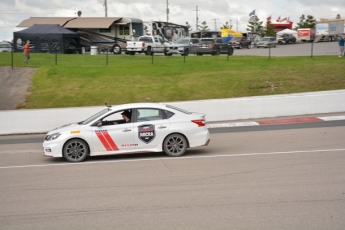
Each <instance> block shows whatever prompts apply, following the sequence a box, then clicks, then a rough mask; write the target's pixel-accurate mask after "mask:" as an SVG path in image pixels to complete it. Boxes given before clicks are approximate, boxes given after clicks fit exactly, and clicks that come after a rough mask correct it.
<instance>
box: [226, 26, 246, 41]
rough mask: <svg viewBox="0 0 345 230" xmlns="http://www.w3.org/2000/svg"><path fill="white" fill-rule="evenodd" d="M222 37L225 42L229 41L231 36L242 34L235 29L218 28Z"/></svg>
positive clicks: (240, 35)
mask: <svg viewBox="0 0 345 230" xmlns="http://www.w3.org/2000/svg"><path fill="white" fill-rule="evenodd" d="M220 33H221V36H222V39H223V40H224V41H225V42H229V41H230V40H231V39H232V38H233V37H242V36H243V34H241V33H239V32H236V31H235V30H232V29H221V30H220Z"/></svg>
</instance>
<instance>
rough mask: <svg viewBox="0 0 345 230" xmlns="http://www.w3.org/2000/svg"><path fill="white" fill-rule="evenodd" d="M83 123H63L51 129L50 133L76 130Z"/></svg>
mask: <svg viewBox="0 0 345 230" xmlns="http://www.w3.org/2000/svg"><path fill="white" fill-rule="evenodd" d="M80 126H81V125H79V124H78V123H72V124H67V125H63V126H60V127H58V128H55V129H53V130H51V131H49V132H48V134H52V133H57V132H64V131H70V130H75V129H79V128H80Z"/></svg>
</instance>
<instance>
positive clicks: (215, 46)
mask: <svg viewBox="0 0 345 230" xmlns="http://www.w3.org/2000/svg"><path fill="white" fill-rule="evenodd" d="M233 53H234V48H232V46H231V45H229V44H228V43H226V42H224V41H223V39H221V38H202V39H200V42H199V44H198V45H197V47H196V55H203V54H212V55H219V54H228V55H233Z"/></svg>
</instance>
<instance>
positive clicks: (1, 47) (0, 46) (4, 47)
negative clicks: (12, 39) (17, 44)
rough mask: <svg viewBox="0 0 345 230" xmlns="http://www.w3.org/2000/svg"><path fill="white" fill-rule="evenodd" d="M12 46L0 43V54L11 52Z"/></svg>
mask: <svg viewBox="0 0 345 230" xmlns="http://www.w3.org/2000/svg"><path fill="white" fill-rule="evenodd" d="M11 51H12V46H11V44H10V43H7V42H1V43H0V52H11Z"/></svg>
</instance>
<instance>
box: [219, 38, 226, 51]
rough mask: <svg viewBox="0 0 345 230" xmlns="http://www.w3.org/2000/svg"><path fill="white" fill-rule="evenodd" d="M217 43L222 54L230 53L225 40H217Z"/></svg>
mask: <svg viewBox="0 0 345 230" xmlns="http://www.w3.org/2000/svg"><path fill="white" fill-rule="evenodd" d="M216 43H217V46H218V47H219V49H220V53H227V52H228V49H227V46H226V44H225V43H224V41H223V39H221V38H218V39H217V40H216Z"/></svg>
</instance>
